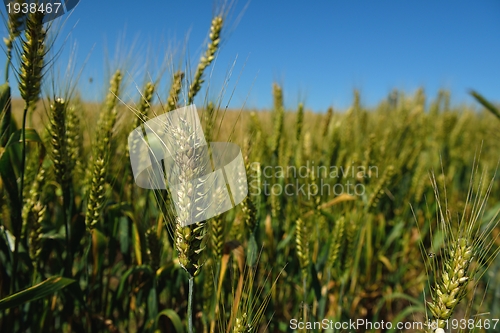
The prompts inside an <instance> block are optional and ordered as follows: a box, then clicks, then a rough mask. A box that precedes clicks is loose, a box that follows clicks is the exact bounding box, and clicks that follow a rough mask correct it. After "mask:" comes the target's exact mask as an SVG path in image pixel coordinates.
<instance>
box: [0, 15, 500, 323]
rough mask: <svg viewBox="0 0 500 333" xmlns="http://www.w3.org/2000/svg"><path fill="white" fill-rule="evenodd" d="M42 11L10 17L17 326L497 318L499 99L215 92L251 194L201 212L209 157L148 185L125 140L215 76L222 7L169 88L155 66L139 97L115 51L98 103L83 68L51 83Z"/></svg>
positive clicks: (1, 275)
mask: <svg viewBox="0 0 500 333" xmlns="http://www.w3.org/2000/svg"><path fill="white" fill-rule="evenodd" d="M24 19H25V20H26V29H25V30H20V25H21V23H22V22H23V20H24ZM42 20H43V14H40V13H35V14H30V15H28V16H27V17H23V16H22V15H17V16H16V15H11V16H9V17H8V31H9V35H8V36H5V39H4V41H5V51H6V54H7V55H8V57H7V68H10V71H7V73H6V78H5V83H4V84H3V85H1V86H0V110H1V112H2V113H1V118H0V174H1V180H0V310H1V311H0V332H176V333H181V332H189V333H191V332H204V333H208V332H210V333H213V332H438V333H440V332H498V331H499V330H500V323H497V322H498V318H500V301H499V300H500V297H498V296H499V295H500V262H499V261H498V260H497V259H496V255H497V254H498V251H499V249H500V240H499V238H498V237H499V230H500V229H499V227H498V221H499V216H498V213H499V211H500V201H499V200H498V198H500V183H499V181H498V175H496V173H497V168H498V162H499V158H500V136H499V134H498V133H499V129H500V111H499V109H498V108H497V107H496V106H495V105H493V104H492V103H490V102H488V101H487V100H486V99H485V98H483V97H482V96H481V95H480V94H479V93H476V92H472V94H473V95H474V96H475V97H476V99H477V101H478V103H477V105H476V107H471V106H467V105H454V104H453V103H452V98H451V96H450V94H449V92H447V91H446V90H442V91H440V92H439V94H438V96H434V97H428V96H426V94H425V91H424V89H419V90H418V91H416V92H413V93H410V94H408V93H405V92H402V91H394V92H393V93H392V94H391V95H390V96H388V97H387V99H385V100H382V101H380V103H379V104H378V105H377V106H376V107H372V108H367V107H365V106H364V105H363V104H362V96H360V93H359V92H358V91H354V92H353V101H352V105H351V106H350V107H349V108H348V109H347V110H336V109H334V108H329V109H328V110H325V112H324V113H313V112H310V111H308V109H307V105H303V104H298V105H296V106H285V105H284V103H283V100H284V99H283V87H282V86H281V85H279V84H277V83H275V84H273V85H272V87H270V89H269V94H272V96H273V99H274V103H273V105H269V109H268V110H247V109H241V110H227V109H225V108H224V106H223V103H221V101H220V100H208V99H205V100H206V102H205V103H204V105H198V111H199V118H200V119H201V124H202V127H203V131H204V134H205V137H206V138H207V141H221V142H227V141H229V142H233V143H235V144H237V145H238V146H239V147H240V148H241V151H242V156H243V161H244V164H245V167H246V177H247V183H248V196H247V197H246V199H244V200H243V202H242V203H241V204H239V205H237V206H236V207H235V208H234V209H231V210H228V211H226V212H224V213H222V214H220V215H218V216H215V217H212V218H210V219H208V220H206V221H201V222H197V223H194V224H191V225H188V226H185V225H184V224H183V223H181V222H182V218H183V217H182V214H179V213H178V211H176V210H175V209H174V205H173V201H174V200H177V201H178V202H180V203H181V205H184V206H181V209H182V208H184V209H186V210H187V209H189V207H190V206H191V205H192V202H190V200H191V199H190V198H191V197H190V196H189V193H190V191H192V189H190V188H189V186H188V185H186V184H187V182H185V181H183V179H184V178H188V176H189V175H188V174H189V172H191V171H192V169H193V166H192V164H193V160H189V158H191V157H189V158H188V160H187V161H185V160H179V161H178V162H179V163H180V165H181V166H182V168H181V172H180V174H179V183H180V184H181V185H183V186H181V187H180V190H178V191H168V190H161V189H159V190H147V189H142V188H140V187H139V186H137V184H136V183H135V181H134V174H133V172H132V168H131V164H130V151H129V146H128V141H127V138H128V135H129V133H130V132H131V131H132V130H134V129H135V128H137V127H140V126H141V125H142V124H143V123H144V122H145V121H147V120H149V119H153V118H154V117H156V116H158V115H162V114H165V113H168V112H172V111H173V110H175V109H177V108H179V107H182V106H186V105H190V104H192V103H193V101H194V98H195V96H197V95H199V94H202V93H203V90H202V87H203V86H204V85H206V84H207V82H204V81H205V80H207V73H206V69H207V68H209V67H210V66H211V64H212V62H213V60H214V59H215V58H216V57H217V54H218V51H219V43H220V38H221V34H222V35H223V33H224V23H225V17H224V15H222V14H221V15H215V16H214V17H213V18H212V21H211V22H210V31H209V39H208V44H207V45H205V46H204V50H205V51H204V52H203V55H202V57H201V59H200V61H199V63H198V66H197V67H196V68H194V69H193V72H192V73H191V72H190V71H188V70H187V69H184V68H177V69H175V70H172V71H166V73H165V74H164V75H163V77H162V78H158V80H160V79H164V80H166V81H167V82H169V86H170V89H169V91H168V94H163V93H162V92H161V91H159V90H158V89H157V87H158V82H157V81H150V82H146V83H144V84H143V85H142V87H140V89H139V91H137V92H136V95H135V101H133V102H123V101H124V96H123V95H124V93H123V91H124V88H123V87H124V81H125V74H124V73H125V69H124V68H121V67H120V66H117V67H116V68H114V72H113V73H110V81H109V84H108V86H107V87H106V94H107V95H106V98H105V99H104V100H103V101H102V103H101V104H99V105H95V104H89V103H85V102H84V101H82V100H81V98H80V97H79V94H78V86H77V85H76V86H75V89H63V88H62V87H61V89H59V90H58V89H55V90H54V91H63V93H60V94H56V93H55V92H53V93H52V94H45V93H43V91H42V86H43V85H44V84H49V85H52V86H56V87H57V86H58V85H62V83H61V82H57V81H56V80H55V79H50V80H49V81H50V82H47V80H48V76H47V72H48V66H47V64H48V63H49V62H50V59H48V54H49V52H48V50H49V49H50V48H51V47H52V44H51V42H50V39H49V38H48V33H47V29H48V26H49V25H48V24H46V23H43V22H42ZM52 66H58V64H57V63H56V64H52ZM14 80H18V81H19V93H20V96H21V99H14V98H13V97H12V91H11V84H10V83H9V82H12V81H14ZM211 88H212V89H214V88H213V87H211ZM172 130H173V131H175V130H177V129H175V128H174V129H172ZM179 140H180V141H181V142H184V141H185V142H189V140H190V138H189V137H187V136H186V137H183V136H182V135H181V136H180V139H179ZM193 159H194V162H196V157H193ZM183 163H184V164H183ZM183 177H184V178H183ZM352 322H355V323H357V324H359V325H357V326H355V327H353V326H343V324H346V323H352ZM416 323H417V324H418V323H419V324H421V325H420V326H418V325H416ZM398 324H403V326H401V327H398V326H397V325H398ZM497 324H498V325H497Z"/></svg>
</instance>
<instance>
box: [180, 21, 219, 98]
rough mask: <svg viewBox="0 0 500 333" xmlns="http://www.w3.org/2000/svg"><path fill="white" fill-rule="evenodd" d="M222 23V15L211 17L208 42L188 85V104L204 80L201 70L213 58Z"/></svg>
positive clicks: (217, 46)
mask: <svg viewBox="0 0 500 333" xmlns="http://www.w3.org/2000/svg"><path fill="white" fill-rule="evenodd" d="M223 23H224V20H223V18H222V16H216V17H214V18H213V19H212V25H211V26H210V35H209V37H210V42H209V43H208V47H207V50H206V51H205V54H204V55H203V56H202V57H201V58H200V62H199V63H198V67H197V68H196V72H195V74H194V78H193V82H192V83H191V86H190V87H189V92H188V105H189V104H192V103H193V101H194V97H195V96H196V94H197V93H198V92H199V91H200V89H201V85H202V84H203V82H204V80H203V72H204V71H205V69H206V68H207V67H208V66H210V64H211V63H212V61H213V60H214V59H215V53H217V50H218V49H219V45H220V33H221V31H222V26H223Z"/></svg>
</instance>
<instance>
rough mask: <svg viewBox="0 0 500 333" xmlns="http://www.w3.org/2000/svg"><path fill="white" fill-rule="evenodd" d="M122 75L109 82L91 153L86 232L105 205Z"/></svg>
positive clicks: (115, 75)
mask: <svg viewBox="0 0 500 333" xmlns="http://www.w3.org/2000/svg"><path fill="white" fill-rule="evenodd" d="M121 82H122V74H121V72H120V71H119V70H118V71H116V72H115V74H114V75H113V77H112V78H111V81H110V91H109V93H108V95H107V97H106V101H105V108H104V110H103V111H102V112H101V115H100V117H99V123H98V129H97V137H96V145H95V149H94V153H93V155H94V156H93V159H94V160H93V161H94V162H93V165H92V174H91V182H90V183H91V185H90V192H89V197H88V202H87V212H86V214H85V224H86V226H87V229H88V230H92V229H94V227H95V226H96V224H97V223H98V222H99V220H100V218H101V213H102V208H103V207H104V203H105V201H106V200H105V192H106V190H105V186H106V175H107V172H108V162H109V157H110V146H111V137H112V135H113V128H114V126H115V123H116V117H117V111H116V104H117V100H118V95H119V92H120V86H121Z"/></svg>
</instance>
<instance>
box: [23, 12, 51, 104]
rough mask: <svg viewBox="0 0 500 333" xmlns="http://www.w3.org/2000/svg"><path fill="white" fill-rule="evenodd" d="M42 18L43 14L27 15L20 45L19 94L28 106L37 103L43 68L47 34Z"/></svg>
mask: <svg viewBox="0 0 500 333" xmlns="http://www.w3.org/2000/svg"><path fill="white" fill-rule="evenodd" d="M43 18H44V14H43V13H42V12H39V11H36V12H35V13H31V14H29V15H28V17H27V20H26V31H25V38H24V40H23V43H22V54H21V66H20V67H21V68H20V70H19V92H20V94H21V97H22V99H23V100H24V101H25V102H26V104H27V105H29V106H32V105H34V104H35V103H36V101H38V97H39V95H40V89H41V84H42V76H43V68H44V66H45V61H44V58H45V55H46V52H47V50H46V45H45V42H46V37H47V33H46V31H45V29H44V27H43Z"/></svg>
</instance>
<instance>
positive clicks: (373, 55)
mask: <svg viewBox="0 0 500 333" xmlns="http://www.w3.org/2000/svg"><path fill="white" fill-rule="evenodd" d="M215 3H216V1H215V2H214V1H210V0H207V1H201V0H200V1H188V0H185V1H160V0H142V1H131V0H128V1H117V0H109V1H91V0H81V1H80V3H79V4H78V6H77V7H76V8H75V9H74V10H73V12H72V13H71V15H70V16H69V18H68V17H67V16H66V17H64V18H67V22H66V23H65V26H64V29H63V31H62V32H61V33H60V35H59V37H58V38H59V40H64V39H65V38H66V39H67V42H66V44H65V45H64V52H63V53H62V55H61V57H60V58H59V61H58V63H57V64H56V67H57V66H59V68H61V69H62V68H64V66H65V64H66V63H67V60H66V59H67V53H68V52H69V49H70V48H71V46H72V45H74V43H76V44H77V45H78V49H77V56H76V67H77V68H81V67H82V66H83V63H84V61H85V59H87V58H88V61H87V63H86V65H85V67H84V69H83V72H82V75H81V78H80V82H79V87H80V90H81V92H82V94H83V96H84V97H85V98H86V99H93V100H96V99H99V98H102V95H103V89H102V84H103V82H104V80H105V77H106V75H105V73H106V72H107V70H106V67H105V65H104V63H105V61H104V59H105V58H108V59H117V61H120V60H125V59H128V64H129V65H130V66H129V68H130V71H129V73H128V74H127V75H128V77H129V78H130V79H132V80H135V81H136V82H137V83H138V84H141V83H142V82H143V78H144V72H141V70H144V69H145V68H147V70H148V71H149V72H150V73H151V75H152V76H155V74H157V73H158V68H159V66H158V65H155V64H157V63H158V62H160V61H161V60H162V59H163V57H164V55H165V53H166V51H167V50H168V49H169V46H172V45H174V46H177V47H178V49H180V47H182V46H183V45H186V54H185V55H184V56H182V54H181V53H182V52H178V55H177V57H176V58H175V61H176V62H175V64H178V63H179V62H182V61H183V63H184V64H185V63H186V61H188V62H189V64H190V66H193V67H194V66H196V63H197V61H198V59H199V56H200V53H201V52H202V50H203V48H202V46H203V43H204V42H205V41H206V38H207V32H208V28H209V25H210V20H211V17H212V14H213V13H214V7H215V5H214V4H215ZM245 6H247V7H246V10H245V11H244V12H243V9H244V7H245ZM2 10H3V12H4V11H5V9H4V8H3V9H2ZM240 14H242V16H241V19H240V20H238V17H239V15H240ZM499 17H500V1H497V0H491V1H477V2H473V1H437V2H432V1H409V0H408V1H333V0H314V1H306V0H300V1H298V0H289V1H278V0H267V1H265V0H253V1H250V2H249V3H247V1H245V0H239V1H238V2H237V3H236V4H235V5H234V6H233V8H232V11H231V15H230V16H229V18H228V26H227V28H228V29H227V30H226V31H225V32H226V34H225V35H224V36H223V47H222V49H221V53H220V54H219V57H218V59H217V63H216V64H215V67H214V71H213V78H212V82H211V90H210V91H209V92H208V96H209V97H211V98H214V97H216V96H217V93H218V92H219V91H220V90H221V87H222V82H223V80H224V78H225V77H226V74H227V72H228V70H229V69H230V67H231V66H232V64H233V63H234V61H235V60H236V64H235V67H234V71H233V74H232V77H231V79H230V81H229V84H228V91H227V93H226V95H225V99H224V102H225V103H226V102H227V101H228V99H229V95H230V94H231V92H232V91H233V89H234V94H233V96H232V100H231V103H230V106H232V107H241V106H242V105H243V103H245V102H246V106H247V107H250V108H266V107H269V106H271V105H272V95H271V86H272V83H273V82H274V81H277V82H279V83H281V84H282V85H283V87H284V94H285V104H286V106H287V107H288V108H294V107H295V106H296V105H297V103H298V102H304V103H305V104H306V106H307V107H308V108H310V109H313V110H316V111H324V110H325V109H326V108H328V107H329V106H330V105H333V106H334V107H336V108H339V109H342V108H346V107H347V106H349V104H350V103H351V101H352V90H353V88H357V89H360V91H361V98H362V103H363V104H365V105H368V106H370V105H375V104H376V103H378V102H379V101H380V100H382V99H383V98H385V97H386V96H387V94H388V93H389V91H391V90H392V89H393V88H398V89H401V90H404V91H406V92H408V93H412V92H414V91H415V90H416V89H417V88H418V87H419V86H423V87H424V88H425V89H426V93H427V95H428V97H434V96H435V95H436V93H437V90H438V89H439V88H447V89H450V90H451V92H452V101H453V102H454V103H461V102H466V103H472V99H471V98H470V97H469V96H468V94H467V91H468V89H470V88H473V89H476V90H478V91H479V92H481V93H482V94H483V95H484V96H486V97H488V98H489V99H491V100H494V101H500V20H499V19H498V18H499ZM2 33H3V34H5V28H2ZM188 33H189V34H188ZM187 36H189V39H188V42H187V44H185V43H184V41H185V40H186V37H187ZM118 41H121V42H120V46H119V47H117V44H118ZM58 45H59V44H58ZM132 45H135V46H134V48H133V50H132V53H131V56H130V57H128V58H127V56H126V55H127V54H129V53H130V52H129V50H130V49H131V46H132ZM148 49H149V50H150V52H148V51H147V50H148ZM105 50H107V52H108V56H106V55H105V52H106V51H105ZM188 56H189V57H188ZM1 57H2V58H1V59H0V61H3V60H4V58H5V56H4V55H3V54H2V55H1ZM188 58H189V60H188ZM115 63H116V62H115ZM0 69H1V70H2V72H3V66H0ZM167 73H168V72H167ZM2 75H3V74H2ZM90 77H92V78H93V83H90V82H89V78H90ZM203 93H204V94H205V91H203ZM160 95H162V96H164V98H166V95H167V92H166V89H165V90H164V91H161V92H160ZM198 102H200V101H198Z"/></svg>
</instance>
